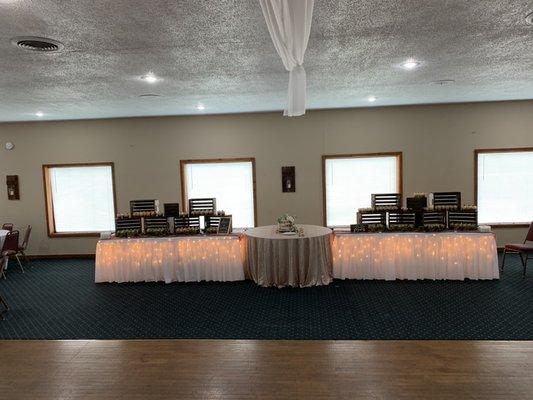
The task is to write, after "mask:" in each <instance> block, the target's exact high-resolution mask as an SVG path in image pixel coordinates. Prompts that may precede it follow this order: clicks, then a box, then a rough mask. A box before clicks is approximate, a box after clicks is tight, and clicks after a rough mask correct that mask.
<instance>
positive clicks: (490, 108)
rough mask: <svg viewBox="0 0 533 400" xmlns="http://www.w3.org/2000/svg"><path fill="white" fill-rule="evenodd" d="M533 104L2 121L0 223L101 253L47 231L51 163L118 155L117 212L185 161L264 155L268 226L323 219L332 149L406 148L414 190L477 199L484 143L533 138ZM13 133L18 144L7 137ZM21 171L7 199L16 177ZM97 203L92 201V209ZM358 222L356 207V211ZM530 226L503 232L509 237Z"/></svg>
mask: <svg viewBox="0 0 533 400" xmlns="http://www.w3.org/2000/svg"><path fill="white" fill-rule="evenodd" d="M532 127H533V101H524V102H507V103H482V104H457V105H436V106H410V107H387V108H367V109H346V110H323V111H310V112H308V114H307V115H306V116H305V117H302V118H284V117H282V116H281V113H266V114H242V115H222V116H195V117H165V118H134V119H115V120H90V121H65V122H34V123H5V124H0V142H1V143H2V149H1V150H0V171H1V172H2V183H1V185H0V221H12V222H14V223H15V224H16V225H17V227H19V228H23V227H24V226H25V225H27V224H32V225H33V226H34V237H33V240H32V242H31V245H30V251H29V252H30V254H66V253H94V250H95V243H96V240H95V239H91V238H54V239H51V238H48V237H47V233H46V218H45V207H44V195H43V183H42V170H41V166H42V164H46V163H70V162H73V163H74V162H96V161H113V162H114V163H115V182H116V190H117V200H118V210H119V211H127V210H128V204H129V203H128V202H129V200H130V199H136V198H151V197H155V198H159V199H160V200H161V201H162V202H172V201H176V200H178V199H179V198H180V197H179V196H180V189H179V188H180V184H179V160H180V159H194V158H217V157H255V158H256V168H257V171H256V172H257V210H258V223H259V225H264V224H270V223H273V221H274V220H275V218H276V217H277V216H278V215H279V214H281V213H284V212H288V213H292V214H294V215H296V216H297V217H298V221H300V222H305V223H312V224H321V222H322V186H321V185H322V183H321V182H322V181H321V179H322V178H321V155H323V154H337V153H365V152H384V151H402V152H403V162H404V175H403V180H404V193H407V194H409V193H413V192H414V191H422V192H431V191H448V190H450V191H451V190H460V191H461V192H463V201H464V202H467V203H469V202H473V200H474V188H473V186H474V176H473V174H474V172H473V163H474V161H473V150H474V149H476V148H498V147H526V146H529V147H533V128H532ZM6 141H13V142H14V143H15V146H16V147H15V149H14V150H12V151H6V150H4V149H3V144H4V143H5V142H6ZM283 165H295V166H296V183H297V192H296V193H282V192H281V183H280V175H281V168H280V167H281V166H283ZM10 174H17V175H19V179H20V184H21V200H20V201H8V200H7V194H6V185H5V183H4V182H5V178H4V176H5V175H10ZM87 212H90V210H87ZM354 219H355V210H354ZM524 235H525V229H522V228H514V229H498V230H497V237H498V242H499V244H502V243H504V242H507V241H510V240H513V241H514V240H521V239H522V238H523V237H524Z"/></svg>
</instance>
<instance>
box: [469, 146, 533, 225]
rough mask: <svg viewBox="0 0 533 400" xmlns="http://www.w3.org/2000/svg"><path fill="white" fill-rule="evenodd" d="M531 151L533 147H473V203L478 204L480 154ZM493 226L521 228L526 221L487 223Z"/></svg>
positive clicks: (526, 223)
mask: <svg viewBox="0 0 533 400" xmlns="http://www.w3.org/2000/svg"><path fill="white" fill-rule="evenodd" d="M529 152H533V147H508V148H494V149H475V150H474V204H475V205H476V207H477V206H478V189H479V186H478V172H479V171H478V169H479V168H478V161H479V155H480V154H487V153H529ZM485 225H490V226H492V227H495V228H523V227H528V226H529V223H528V222H496V223H487V224H485Z"/></svg>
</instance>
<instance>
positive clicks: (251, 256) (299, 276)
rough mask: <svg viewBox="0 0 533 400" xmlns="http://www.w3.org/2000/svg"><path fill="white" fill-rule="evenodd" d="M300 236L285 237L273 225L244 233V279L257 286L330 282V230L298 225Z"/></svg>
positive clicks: (310, 284)
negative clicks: (251, 280) (301, 235)
mask: <svg viewBox="0 0 533 400" xmlns="http://www.w3.org/2000/svg"><path fill="white" fill-rule="evenodd" d="M298 227H301V228H303V230H304V236H303V237H299V236H297V235H296V236H286V235H283V234H279V233H277V232H276V228H277V226H276V225H270V226H261V227H258V228H253V229H250V230H248V231H246V232H245V238H246V249H247V255H246V262H245V275H246V277H247V278H250V279H253V280H254V281H255V282H256V283H257V284H259V285H261V286H276V287H283V286H296V287H306V286H316V285H327V284H329V283H330V282H331V280H332V268H333V267H332V256H331V235H332V231H331V229H328V228H324V227H322V226H314V225H298Z"/></svg>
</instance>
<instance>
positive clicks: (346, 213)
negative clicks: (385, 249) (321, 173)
mask: <svg viewBox="0 0 533 400" xmlns="http://www.w3.org/2000/svg"><path fill="white" fill-rule="evenodd" d="M325 167H326V168H325V180H326V224H327V226H331V227H337V226H348V225H350V224H355V223H356V214H357V210H358V209H359V208H362V207H370V205H371V195H372V193H397V192H398V183H399V182H398V157H397V156H383V157H381V156H380V157H376V156H374V157H371V156H369V157H350V158H329V159H328V158H326V165H325Z"/></svg>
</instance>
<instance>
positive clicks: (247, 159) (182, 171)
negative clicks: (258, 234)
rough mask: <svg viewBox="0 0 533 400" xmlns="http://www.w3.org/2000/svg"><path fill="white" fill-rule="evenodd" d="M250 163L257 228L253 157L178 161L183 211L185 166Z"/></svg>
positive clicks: (185, 189)
mask: <svg viewBox="0 0 533 400" xmlns="http://www.w3.org/2000/svg"><path fill="white" fill-rule="evenodd" d="M237 162H250V163H252V184H253V201H254V226H257V182H256V173H255V157H235V158H204V159H195V160H180V181H181V182H180V186H181V202H182V204H183V210H187V209H188V208H189V206H188V201H187V199H188V196H187V186H186V185H185V166H186V165H187V164H207V163H213V164H214V163H237Z"/></svg>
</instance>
